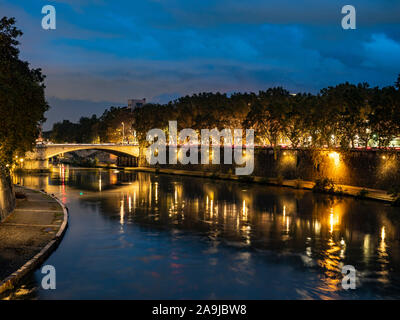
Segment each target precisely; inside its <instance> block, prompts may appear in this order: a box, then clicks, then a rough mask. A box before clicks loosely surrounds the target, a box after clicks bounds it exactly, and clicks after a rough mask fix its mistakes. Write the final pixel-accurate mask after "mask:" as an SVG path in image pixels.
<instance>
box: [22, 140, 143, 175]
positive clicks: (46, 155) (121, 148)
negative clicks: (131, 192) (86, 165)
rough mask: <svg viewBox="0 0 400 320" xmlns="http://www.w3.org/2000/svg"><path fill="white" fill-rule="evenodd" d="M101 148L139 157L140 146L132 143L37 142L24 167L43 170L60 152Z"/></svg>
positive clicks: (117, 153)
mask: <svg viewBox="0 0 400 320" xmlns="http://www.w3.org/2000/svg"><path fill="white" fill-rule="evenodd" d="M79 150H99V151H106V152H109V153H111V154H115V155H117V156H130V157H139V146H138V145H130V144H112V143H107V144H37V145H36V147H35V148H34V150H33V151H31V152H28V153H27V154H26V155H25V161H24V169H27V170H43V169H48V168H49V159H50V158H52V157H55V156H57V155H59V154H63V153H68V152H73V151H79Z"/></svg>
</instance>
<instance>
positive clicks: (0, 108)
mask: <svg viewBox="0 0 400 320" xmlns="http://www.w3.org/2000/svg"><path fill="white" fill-rule="evenodd" d="M14 24H15V19H14V18H7V17H4V18H2V19H1V20H0V165H2V166H4V165H6V164H10V163H11V162H12V160H13V159H14V157H15V155H16V154H18V155H23V154H25V152H26V151H29V150H31V149H32V147H33V145H34V144H35V140H36V138H37V137H38V134H39V131H40V124H41V123H42V122H44V120H45V118H44V113H45V112H46V111H47V110H48V108H49V107H48V104H47V102H46V100H45V95H44V88H45V86H44V78H45V76H44V75H43V74H42V72H41V69H31V68H30V67H29V63H28V62H26V61H22V60H20V59H19V49H18V45H19V42H18V40H17V38H18V37H20V36H22V32H21V31H20V30H19V29H17V28H16V27H15V25H14Z"/></svg>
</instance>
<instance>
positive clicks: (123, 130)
mask: <svg viewBox="0 0 400 320" xmlns="http://www.w3.org/2000/svg"><path fill="white" fill-rule="evenodd" d="M121 124H122V144H124V141H125V123H123V122H121Z"/></svg>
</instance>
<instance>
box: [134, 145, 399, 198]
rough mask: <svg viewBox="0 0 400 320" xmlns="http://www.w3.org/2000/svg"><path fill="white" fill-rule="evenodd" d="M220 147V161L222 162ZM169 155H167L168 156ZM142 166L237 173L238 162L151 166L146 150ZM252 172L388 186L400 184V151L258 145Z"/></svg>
mask: <svg viewBox="0 0 400 320" xmlns="http://www.w3.org/2000/svg"><path fill="white" fill-rule="evenodd" d="M223 153H224V152H223V148H221V163H223ZM167 158H168V157H167ZM139 166H142V167H158V168H164V169H167V168H168V169H176V170H194V171H198V170H200V171H211V172H215V173H231V174H234V173H235V168H236V167H237V165H236V164H232V165H226V164H219V165H212V164H210V165H201V164H197V165H196V164H188V165H182V164H180V163H179V161H178V164H176V165H169V164H166V165H160V164H157V165H155V166H150V165H149V164H148V163H147V161H146V158H145V153H144V150H141V152H140V158H139ZM252 175H253V176H258V177H265V178H281V179H302V180H307V181H315V180H316V179H319V178H330V179H332V180H333V181H334V182H335V183H337V184H344V185H350V186H357V187H365V188H374V189H382V190H388V189H390V188H391V187H392V186H393V185H395V184H396V183H397V184H399V185H400V151H396V150H393V151H388V150H348V151H340V150H336V151H328V150H308V149H307V150H304V149H303V150H301V149H279V150H273V149H272V148H256V149H255V151H254V171H253V174H252Z"/></svg>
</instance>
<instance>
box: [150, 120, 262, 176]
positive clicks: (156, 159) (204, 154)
mask: <svg viewBox="0 0 400 320" xmlns="http://www.w3.org/2000/svg"><path fill="white" fill-rule="evenodd" d="M177 127H178V126H177V122H176V121H169V126H168V142H167V137H166V135H165V132H164V131H163V130H161V129H151V130H150V131H148V132H147V135H146V140H147V141H148V142H149V143H150V146H149V148H148V149H147V153H146V159H147V161H148V163H149V164H150V165H154V164H157V163H159V164H177V163H178V161H179V162H180V163H181V164H183V165H186V164H199V162H200V164H204V165H205V164H210V162H211V163H212V164H220V162H221V156H220V152H221V143H220V142H221V139H223V144H222V145H223V147H224V160H223V163H224V164H233V162H235V164H237V165H239V166H241V167H236V168H235V174H236V175H250V174H252V173H253V170H254V130H253V129H246V139H245V143H244V140H243V137H242V136H243V130H242V129H233V130H232V129H223V130H221V131H219V130H218V129H216V128H215V129H212V130H209V129H201V131H200V137H199V135H198V132H196V131H195V130H193V129H189V128H186V129H183V130H181V131H180V132H179V133H178V129H177ZM232 132H233V135H232ZM210 140H211V145H210ZM178 142H179V143H178ZM167 147H168V161H167ZM199 148H200V161H199ZM210 149H211V150H210ZM243 165H244V166H243Z"/></svg>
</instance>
